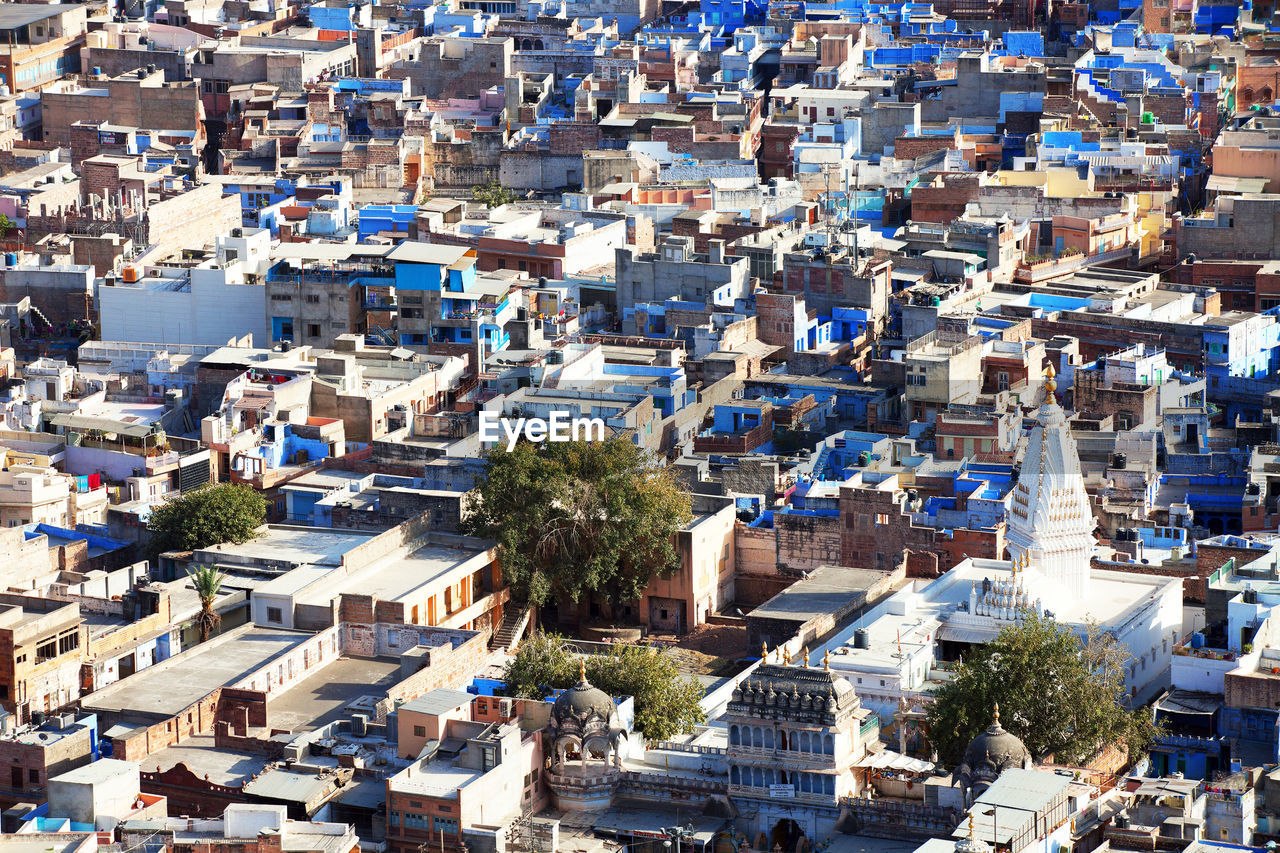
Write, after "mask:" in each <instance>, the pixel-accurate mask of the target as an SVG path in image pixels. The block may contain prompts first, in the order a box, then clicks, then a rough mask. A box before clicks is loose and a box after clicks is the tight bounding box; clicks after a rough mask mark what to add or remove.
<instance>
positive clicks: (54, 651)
mask: <svg viewBox="0 0 1280 853" xmlns="http://www.w3.org/2000/svg"><path fill="white" fill-rule="evenodd" d="M57 656H58V641H57V640H49V641H47V642H44V643H41V644H40V645H38V646H36V663H40V662H41V661H46V660H53V659H54V658H56V657H57Z"/></svg>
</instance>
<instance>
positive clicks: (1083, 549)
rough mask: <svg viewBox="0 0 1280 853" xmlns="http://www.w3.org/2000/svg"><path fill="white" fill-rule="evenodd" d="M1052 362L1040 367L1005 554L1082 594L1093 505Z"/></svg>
mask: <svg viewBox="0 0 1280 853" xmlns="http://www.w3.org/2000/svg"><path fill="white" fill-rule="evenodd" d="M1054 375H1055V374H1054V369H1053V365H1049V367H1048V368H1047V369H1046V371H1045V376H1046V379H1045V383H1044V390H1045V394H1044V402H1043V403H1042V404H1041V406H1040V408H1039V410H1038V411H1037V412H1036V421H1037V423H1036V426H1035V427H1033V428H1032V430H1031V436H1030V438H1029V440H1028V441H1027V452H1026V455H1025V456H1024V457H1023V459H1022V470H1021V472H1020V473H1019V475H1018V483H1017V485H1016V486H1014V491H1013V500H1012V503H1011V505H1010V511H1009V525H1008V543H1009V554H1010V557H1011V558H1012V559H1013V561H1014V562H1015V564H1017V563H1019V562H1021V565H1022V566H1024V567H1026V568H1029V569H1030V570H1032V571H1033V572H1036V573H1038V574H1039V575H1040V576H1042V577H1044V578H1045V579H1046V580H1048V581H1051V582H1053V583H1056V584H1059V585H1061V586H1062V587H1063V588H1064V589H1065V590H1066V591H1067V592H1069V593H1070V594H1072V595H1076V596H1082V595H1084V594H1086V592H1087V590H1088V586H1089V560H1090V558H1091V557H1092V555H1093V549H1094V546H1095V545H1096V542H1095V541H1094V538H1093V527H1094V521H1093V511H1092V509H1091V508H1090V504H1089V496H1088V495H1087V494H1085V490H1084V478H1083V476H1082V475H1081V473H1080V456H1079V454H1078V452H1077V450H1076V442H1075V439H1074V438H1073V437H1072V435H1071V428H1070V427H1069V426H1068V425H1067V417H1066V413H1065V412H1063V410H1062V407H1061V406H1059V405H1058V402H1057V400H1056V399H1055V398H1054V391H1056V390H1057V382H1055V381H1054Z"/></svg>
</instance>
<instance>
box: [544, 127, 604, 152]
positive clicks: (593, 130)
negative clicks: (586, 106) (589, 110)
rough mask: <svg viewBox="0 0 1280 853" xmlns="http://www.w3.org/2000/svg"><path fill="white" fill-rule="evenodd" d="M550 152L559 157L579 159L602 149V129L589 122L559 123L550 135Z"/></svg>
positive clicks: (551, 130) (552, 128)
mask: <svg viewBox="0 0 1280 853" xmlns="http://www.w3.org/2000/svg"><path fill="white" fill-rule="evenodd" d="M548 143H549V149H548V150H549V151H550V152H551V154H552V155H554V156H557V157H579V156H581V155H582V152H583V151H590V150H591V149H593V148H599V147H600V127H599V126H598V125H596V124H594V123H589V122H557V123H555V124H553V125H551V129H550V133H549V134H548Z"/></svg>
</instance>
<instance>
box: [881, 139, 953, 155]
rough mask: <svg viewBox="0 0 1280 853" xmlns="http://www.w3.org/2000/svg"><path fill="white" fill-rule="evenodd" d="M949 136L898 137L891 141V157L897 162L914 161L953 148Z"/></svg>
mask: <svg viewBox="0 0 1280 853" xmlns="http://www.w3.org/2000/svg"><path fill="white" fill-rule="evenodd" d="M955 144H956V142H955V140H954V139H952V138H951V137H950V136H899V137H898V138H897V139H895V140H894V141H893V156H894V158H895V159H897V160H915V159H916V158H918V157H924V156H925V155H927V154H932V153H933V152H935V151H946V150H947V149H948V148H954V147H955Z"/></svg>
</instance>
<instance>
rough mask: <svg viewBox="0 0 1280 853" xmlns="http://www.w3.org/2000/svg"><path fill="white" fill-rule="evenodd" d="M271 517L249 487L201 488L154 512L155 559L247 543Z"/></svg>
mask: <svg viewBox="0 0 1280 853" xmlns="http://www.w3.org/2000/svg"><path fill="white" fill-rule="evenodd" d="M266 515H267V502H266V501H265V500H263V498H262V495H260V494H258V493H257V492H255V491H254V490H253V489H251V488H249V487H248V486H243V485H240V484H237V483H220V484H218V485H216V486H201V487H200V488H198V489H195V490H194V491H190V492H187V493H186V494H183V495H179V496H178V497H176V498H171V499H170V500H167V501H165V502H164V503H162V504H160V505H159V506H157V507H154V508H153V509H152V510H151V520H150V521H148V522H147V530H149V531H150V532H151V545H150V549H151V554H152V556H153V557H155V556H158V555H160V554H163V553H164V552H165V551H195V550H196V549H198V548H208V547H209V546H211V545H220V544H222V543H223V542H247V541H248V540H250V539H252V538H253V536H254V532H255V531H256V530H257V528H258V526H259V525H261V524H262V521H263V519H264V518H266Z"/></svg>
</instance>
